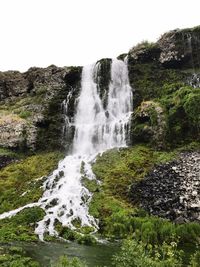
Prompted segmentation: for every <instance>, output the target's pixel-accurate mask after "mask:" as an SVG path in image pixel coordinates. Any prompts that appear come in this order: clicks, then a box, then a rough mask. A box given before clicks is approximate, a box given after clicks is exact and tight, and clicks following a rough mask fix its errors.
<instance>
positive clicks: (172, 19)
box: [0, 0, 200, 71]
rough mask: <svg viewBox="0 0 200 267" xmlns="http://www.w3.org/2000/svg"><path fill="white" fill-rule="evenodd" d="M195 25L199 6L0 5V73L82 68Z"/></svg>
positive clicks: (132, 0) (70, 1) (26, 1)
mask: <svg viewBox="0 0 200 267" xmlns="http://www.w3.org/2000/svg"><path fill="white" fill-rule="evenodd" d="M196 25H200V1H199V0H137V1H136V0H0V70H11V69H12V70H13V69H16V70H20V71H25V70H27V69H28V68H29V67H31V66H39V67H46V66H48V65H51V64H55V65H57V66H71V65H87V64H90V63H93V62H95V61H97V60H98V59H101V58H104V57H117V56H118V55H119V54H121V53H125V52H128V50H129V49H130V48H131V47H132V46H133V45H136V44H137V43H138V42H141V41H142V40H149V41H156V40H157V39H158V38H159V37H160V35H161V34H163V33H164V32H166V31H168V30H172V29H175V28H185V27H193V26H196Z"/></svg>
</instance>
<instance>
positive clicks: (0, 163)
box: [0, 155, 17, 169]
mask: <svg viewBox="0 0 200 267" xmlns="http://www.w3.org/2000/svg"><path fill="white" fill-rule="evenodd" d="M16 161H17V159H16V158H13V157H11V156H8V155H0V169H1V168H4V167H6V166H7V165H8V164H10V163H13V162H16Z"/></svg>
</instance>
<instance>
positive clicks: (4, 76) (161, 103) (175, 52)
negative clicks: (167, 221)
mask: <svg viewBox="0 0 200 267" xmlns="http://www.w3.org/2000/svg"><path fill="white" fill-rule="evenodd" d="M125 56H126V55H122V56H120V57H119V58H121V59H122V58H124V57H125ZM127 56H128V67H129V79H130V84H131V86H132V88H133V91H134V113H133V117H132V126H131V140H130V144H133V143H135V142H141V141H142V142H151V143H152V144H153V145H155V146H157V147H164V146H166V144H171V143H173V141H174V140H175V142H177V140H186V139H198V138H199V128H200V126H199V123H200V122H199V116H197V114H200V110H199V105H198V102H199V98H200V93H199V89H198V87H199V85H200V82H199V80H200V76H199V68H200V27H196V28H193V29H184V30H174V31H171V32H168V33H166V34H164V35H163V36H162V37H161V38H160V39H159V40H158V42H157V43H148V42H143V43H141V44H139V45H137V46H136V47H133V48H132V49H131V50H130V51H129V52H128V54H127ZM110 63H111V60H110V59H102V60H100V61H98V64H99V67H98V72H99V73H98V74H99V75H98V77H99V78H98V90H99V92H100V97H101V98H103V99H104V105H106V100H107V92H108V86H109V81H110ZM81 71H82V68H81V67H66V68H59V67H56V66H49V67H48V68H44V69H42V68H31V69H29V70H28V71H27V72H25V73H20V72H17V71H8V72H1V73H0V114H1V118H0V147H6V148H12V149H13V148H14V149H21V150H27V149H31V150H44V149H45V150H46V149H47V150H52V149H68V148H69V147H70V144H71V140H72V138H73V134H74V129H73V126H70V125H69V124H68V125H67V126H66V119H67V120H68V121H69V122H72V123H73V116H74V111H75V106H76V99H77V97H78V95H79V89H80V81H81ZM64 100H65V101H67V103H68V105H67V106H68V108H67V109H66V105H65V103H66V102H64V103H63V101H64ZM143 101H146V104H145V103H143ZM149 101H150V102H149Z"/></svg>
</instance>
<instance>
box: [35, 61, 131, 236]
mask: <svg viewBox="0 0 200 267" xmlns="http://www.w3.org/2000/svg"><path fill="white" fill-rule="evenodd" d="M98 64H99V63H98ZM98 64H94V65H90V66H86V67H84V68H83V71H82V80H81V93H80V96H79V99H78V105H77V111H76V115H75V118H74V127H75V135H74V140H73V144H72V152H70V154H69V155H67V156H66V157H65V158H64V159H63V160H62V161H60V162H59V165H58V168H57V169H56V170H55V171H54V172H53V174H52V175H51V176H49V177H48V179H47V180H46V182H45V183H44V185H43V186H44V194H43V196H42V198H41V199H40V200H39V202H38V203H36V205H37V206H40V207H41V208H43V209H44V210H45V212H46V215H45V216H44V218H43V219H42V220H41V221H40V222H38V225H37V228H36V229H35V232H36V234H38V235H39V238H40V239H41V240H42V239H43V235H44V233H46V232H48V233H49V234H50V235H57V232H56V230H55V228H54V224H55V222H56V221H59V222H60V223H61V224H62V225H63V226H67V227H70V228H71V229H76V228H75V226H74V225H73V221H74V220H75V219H78V220H79V221H80V222H81V226H91V227H93V228H94V229H98V222H97V220H96V219H95V218H94V217H92V216H91V215H90V214H89V211H88V204H89V202H90V200H91V197H92V194H91V193H90V192H89V191H88V189H87V188H86V187H84V186H83V185H82V182H81V179H82V175H83V174H82V172H81V169H82V166H83V163H84V172H85V174H86V176H87V178H88V179H95V176H94V174H93V172H92V167H91V163H92V162H93V161H94V159H95V157H96V156H97V155H98V154H99V153H102V152H104V151H106V150H107V149H111V148H114V147H124V146H126V136H127V127H128V122H129V118H130V114H131V112H132V89H131V87H130V85H129V79H128V69H127V64H126V62H123V61H121V60H117V59H114V60H112V64H111V81H110V85H109V92H108V100H107V106H106V107H104V105H103V103H102V100H101V98H100V96H99V93H98V90H97V88H98V85H97V83H96V81H98V79H97V75H98ZM66 104H67V101H66V102H65V105H66ZM66 108H67V107H66Z"/></svg>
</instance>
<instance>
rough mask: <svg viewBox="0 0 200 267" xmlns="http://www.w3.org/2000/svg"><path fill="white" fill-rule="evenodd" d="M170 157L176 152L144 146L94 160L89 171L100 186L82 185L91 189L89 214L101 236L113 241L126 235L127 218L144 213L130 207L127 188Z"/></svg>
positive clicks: (112, 151) (96, 184) (107, 153)
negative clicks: (93, 174)
mask: <svg viewBox="0 0 200 267" xmlns="http://www.w3.org/2000/svg"><path fill="white" fill-rule="evenodd" d="M174 157H176V151H174V152H170V153H168V152H163V151H155V150H153V149H152V148H150V147H147V146H144V145H136V146H134V147H131V148H124V149H119V150H117V149H113V150H110V151H107V152H105V153H103V154H102V156H98V157H97V159H96V162H95V163H94V165H93V171H94V173H95V175H96V177H97V179H99V180H100V181H101V183H100V184H99V183H95V186H94V185H93V184H92V186H91V181H90V182H89V183H85V185H86V186H87V185H89V186H88V188H89V189H90V190H91V189H92V190H93V191H92V192H93V198H92V200H91V202H90V205H89V211H90V213H91V214H92V215H93V216H94V217H96V218H98V219H99V226H100V230H99V232H100V233H101V234H103V235H105V236H107V237H110V238H115V237H124V236H126V235H128V234H129V233H130V231H131V227H132V226H131V225H130V220H131V218H133V217H134V216H144V215H145V212H144V211H142V210H140V209H138V208H137V207H133V206H132V205H131V204H130V200H129V188H130V186H131V185H132V183H134V182H136V181H139V180H140V179H142V178H143V177H144V176H145V175H146V174H147V173H148V172H149V170H151V169H152V168H153V166H154V165H155V164H157V163H161V162H166V161H169V160H171V159H173V158H174ZM85 179H86V178H85Z"/></svg>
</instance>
